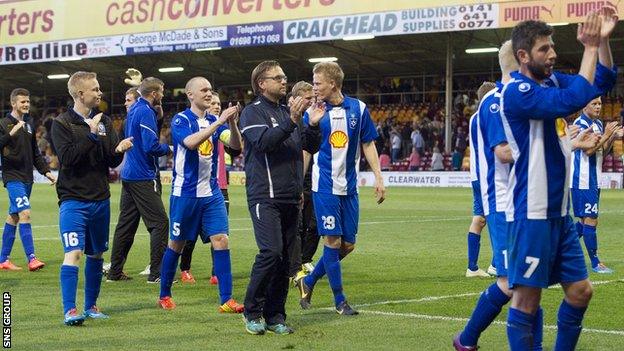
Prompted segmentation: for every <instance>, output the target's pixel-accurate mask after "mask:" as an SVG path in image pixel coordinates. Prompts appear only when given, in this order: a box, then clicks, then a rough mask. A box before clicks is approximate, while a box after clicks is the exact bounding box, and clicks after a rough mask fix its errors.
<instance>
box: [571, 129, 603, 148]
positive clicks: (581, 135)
mask: <svg viewBox="0 0 624 351" xmlns="http://www.w3.org/2000/svg"><path fill="white" fill-rule="evenodd" d="M575 127H576V136H575V137H574V136H573V134H570V138H571V139H572V149H573V150H577V149H581V150H589V149H593V148H595V147H596V145H598V142H600V135H599V134H595V133H594V132H593V130H592V129H591V128H587V129H585V130H583V131H580V132H579V127H578V126H575ZM570 129H571V128H568V131H570Z"/></svg>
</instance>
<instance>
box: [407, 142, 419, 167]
mask: <svg viewBox="0 0 624 351" xmlns="http://www.w3.org/2000/svg"><path fill="white" fill-rule="evenodd" d="M419 169H420V153H419V152H418V149H417V148H415V147H413V148H412V153H411V154H410V158H409V170H410V171H418V170H419Z"/></svg>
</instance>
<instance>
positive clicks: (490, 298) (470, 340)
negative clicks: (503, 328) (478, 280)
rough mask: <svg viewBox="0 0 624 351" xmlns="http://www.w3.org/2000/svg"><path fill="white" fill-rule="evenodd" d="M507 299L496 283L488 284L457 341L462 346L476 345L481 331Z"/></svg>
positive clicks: (499, 310) (496, 314)
mask: <svg viewBox="0 0 624 351" xmlns="http://www.w3.org/2000/svg"><path fill="white" fill-rule="evenodd" d="M509 299H510V298H509V297H508V296H507V295H505V293H504V292H503V291H502V290H501V289H500V288H499V287H498V285H497V284H496V283H494V284H492V285H490V287H489V288H487V289H486V290H485V291H484V292H483V293H482V294H481V297H480V298H479V301H478V302H477V306H476V307H475V309H474V311H473V312H472V316H470V320H469V321H468V323H467V324H466V327H465V328H464V331H463V332H462V333H461V335H460V336H459V342H460V343H461V344H462V345H464V346H476V345H477V341H478V340H479V336H480V335H481V333H482V332H483V331H484V330H485V329H486V328H487V327H488V326H489V325H490V324H491V323H492V321H493V320H494V319H495V318H496V316H498V314H499V313H500V312H501V310H502V309H503V306H505V304H507V302H509Z"/></svg>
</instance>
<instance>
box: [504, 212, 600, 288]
mask: <svg viewBox="0 0 624 351" xmlns="http://www.w3.org/2000/svg"><path fill="white" fill-rule="evenodd" d="M508 228H509V234H508V235H509V238H508V252H509V255H508V260H509V265H508V268H509V269H508V277H509V286H510V287H513V286H514V285H516V284H517V285H524V286H531V287H535V288H547V287H548V286H549V285H552V284H555V283H572V282H577V281H581V280H584V279H587V277H588V275H587V266H586V265H585V259H584V257H583V250H582V249H581V243H580V241H579V238H578V234H577V232H576V226H575V225H574V221H573V220H572V217H570V216H565V217H561V218H551V219H544V220H535V219H520V220H515V221H513V222H510V223H509V227H508Z"/></svg>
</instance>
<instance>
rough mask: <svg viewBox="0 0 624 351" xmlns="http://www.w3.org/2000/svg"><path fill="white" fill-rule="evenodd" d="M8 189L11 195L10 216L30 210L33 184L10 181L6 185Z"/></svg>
mask: <svg viewBox="0 0 624 351" xmlns="http://www.w3.org/2000/svg"><path fill="white" fill-rule="evenodd" d="M6 189H7V192H8V193H9V214H18V213H20V212H22V211H24V210H28V209H30V193H31V192H32V183H22V182H19V181H10V182H8V183H6Z"/></svg>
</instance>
